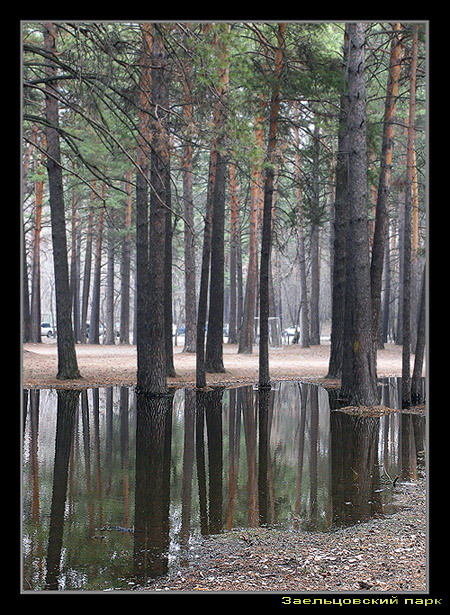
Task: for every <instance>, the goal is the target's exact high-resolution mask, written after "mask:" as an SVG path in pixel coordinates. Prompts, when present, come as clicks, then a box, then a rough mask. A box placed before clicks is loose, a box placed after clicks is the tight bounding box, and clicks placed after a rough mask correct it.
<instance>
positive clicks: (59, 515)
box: [45, 390, 80, 590]
mask: <svg viewBox="0 0 450 615" xmlns="http://www.w3.org/2000/svg"><path fill="white" fill-rule="evenodd" d="M57 395H58V407H57V419H56V438H55V463H54V474H53V488H52V504H51V509H50V523H49V534H48V549H47V562H46V564H47V572H46V578H45V588H46V589H48V590H57V589H59V584H58V577H59V573H60V566H61V553H62V547H63V530H64V510H65V506H66V497H67V483H68V477H69V461H70V452H71V449H72V446H73V437H74V432H75V420H76V415H77V410H78V406H79V397H80V391H70V390H67V391H65V390H61V391H58V392H57Z"/></svg>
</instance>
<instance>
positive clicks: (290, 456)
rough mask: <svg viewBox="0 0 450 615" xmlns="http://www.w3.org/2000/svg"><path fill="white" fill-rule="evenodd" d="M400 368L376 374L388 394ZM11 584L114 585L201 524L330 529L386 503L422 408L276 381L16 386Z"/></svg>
mask: <svg viewBox="0 0 450 615" xmlns="http://www.w3.org/2000/svg"><path fill="white" fill-rule="evenodd" d="M398 394H399V379H398V378H391V379H385V380H383V381H381V386H380V395H381V400H382V403H383V404H385V405H387V406H390V407H393V408H395V407H399V406H398ZM24 400H25V401H24V406H23V412H24V420H23V433H24V445H23V458H22V459H23V462H22V463H23V485H22V494H23V545H24V546H23V588H24V590H25V591H26V590H31V591H40V590H60V591H61V590H63V591H87V590H88V591H89V590H90V591H93V590H108V589H116V590H127V589H132V588H133V587H134V586H135V585H136V583H139V582H143V580H145V579H147V578H154V577H156V576H159V575H162V574H165V573H167V572H168V570H169V568H170V567H171V566H179V565H180V564H181V565H182V563H183V558H184V557H185V556H186V553H187V552H188V551H189V550H191V549H194V548H195V544H196V541H197V539H198V537H200V536H201V535H208V534H217V533H220V532H223V531H227V530H229V529H232V528H245V527H255V526H259V525H265V526H268V527H281V528H287V529H292V530H294V531H324V532H327V531H332V530H333V529H335V528H337V527H341V526H346V525H352V524H356V523H359V522H362V521H366V520H368V519H370V518H373V517H376V516H380V515H386V514H391V513H392V512H394V510H395V505H394V503H393V487H394V485H395V484H397V483H398V482H400V481H410V480H414V479H415V478H416V476H417V472H418V471H420V464H421V463H423V462H424V450H425V419H424V417H422V416H419V415H414V414H409V413H402V412H398V413H393V414H390V415H386V416H381V417H357V416H353V415H349V414H345V413H343V412H336V411H335V412H331V411H330V401H329V396H328V393H327V392H326V391H325V390H324V389H323V388H321V387H319V386H316V385H312V384H306V383H300V382H282V383H278V384H277V385H276V386H275V387H274V389H273V390H272V391H270V392H267V393H264V394H259V393H258V391H255V390H254V389H253V387H252V386H244V387H239V388H235V389H220V388H217V389H213V390H211V391H208V392H203V393H196V392H195V391H193V390H190V389H180V390H176V391H175V392H174V394H173V395H171V396H169V397H167V398H162V399H157V400H149V399H147V398H145V397H143V396H141V395H136V393H135V392H134V390H133V389H128V388H124V387H109V388H103V389H90V390H88V391H81V392H76V391H54V390H40V391H39V390H29V391H24Z"/></svg>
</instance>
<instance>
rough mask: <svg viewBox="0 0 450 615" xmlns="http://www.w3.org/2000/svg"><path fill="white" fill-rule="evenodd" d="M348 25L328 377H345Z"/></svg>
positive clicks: (338, 172) (337, 175)
mask: <svg viewBox="0 0 450 615" xmlns="http://www.w3.org/2000/svg"><path fill="white" fill-rule="evenodd" d="M347 68H348V24H346V28H345V36H344V61H343V76H344V82H343V86H342V91H341V99H340V109H339V132H338V151H337V159H336V191H335V201H334V246H333V248H334V249H333V279H332V308H331V309H332V316H331V337H330V341H331V345H330V360H329V364H328V374H327V377H328V378H340V377H341V375H342V356H343V349H344V320H345V285H346V245H347V227H348V220H347V215H346V214H347V210H348V125H347V122H348V105H349V99H348V74H347Z"/></svg>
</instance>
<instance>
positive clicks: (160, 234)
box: [139, 24, 172, 395]
mask: <svg viewBox="0 0 450 615" xmlns="http://www.w3.org/2000/svg"><path fill="white" fill-rule="evenodd" d="M163 29H164V26H163V25H162V24H158V25H155V26H154V28H153V40H152V55H151V66H152V73H151V80H152V88H151V96H152V97H151V103H152V107H153V108H154V120H153V125H152V145H153V147H152V152H151V157H150V160H151V168H150V180H151V183H150V233H149V245H150V250H149V266H148V273H149V279H150V280H151V289H150V290H151V292H150V297H149V302H148V310H149V311H148V320H147V322H148V328H149V337H148V353H149V361H150V365H149V370H148V372H147V373H146V374H145V375H144V380H143V382H141V383H139V386H140V387H142V388H143V389H144V390H146V391H147V392H149V393H152V394H157V395H160V394H162V393H165V392H166V391H167V377H166V376H167V352H166V350H167V349H166V327H165V321H166V318H165V314H166V308H165V299H166V261H167V244H166V234H167V232H168V230H170V229H168V228H167V226H168V225H167V206H168V202H167V196H168V194H167V177H168V173H169V135H168V133H167V128H166V115H167V107H168V76H169V75H168V58H167V54H166V50H165V47H164V40H163ZM171 324H172V323H171V322H170V325H171Z"/></svg>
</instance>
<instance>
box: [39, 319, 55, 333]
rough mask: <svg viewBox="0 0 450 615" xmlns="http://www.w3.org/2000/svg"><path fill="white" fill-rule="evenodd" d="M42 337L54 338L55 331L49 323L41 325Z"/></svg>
mask: <svg viewBox="0 0 450 615" xmlns="http://www.w3.org/2000/svg"><path fill="white" fill-rule="evenodd" d="M41 335H42V336H44V337H45V336H46V337H54V335H55V329H54V327H52V325H51V324H50V323H49V322H42V323H41Z"/></svg>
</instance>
